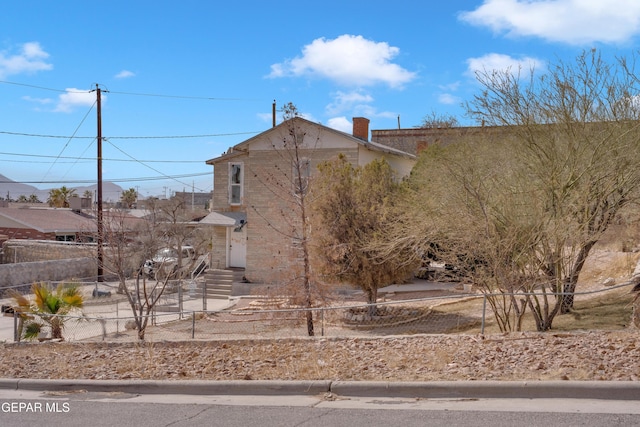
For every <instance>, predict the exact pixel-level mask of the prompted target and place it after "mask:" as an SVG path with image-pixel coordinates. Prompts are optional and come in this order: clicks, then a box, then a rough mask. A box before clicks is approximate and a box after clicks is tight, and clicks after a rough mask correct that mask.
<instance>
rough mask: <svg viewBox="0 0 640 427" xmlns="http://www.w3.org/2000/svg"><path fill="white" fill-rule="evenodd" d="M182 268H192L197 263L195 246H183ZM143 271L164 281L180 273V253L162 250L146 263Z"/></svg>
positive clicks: (168, 249)
mask: <svg viewBox="0 0 640 427" xmlns="http://www.w3.org/2000/svg"><path fill="white" fill-rule="evenodd" d="M181 250H182V268H183V269H186V268H192V267H193V264H194V263H195V261H196V252H195V250H194V249H193V246H182V248H181ZM143 271H144V273H145V274H146V275H147V277H150V278H152V279H158V280H163V279H166V278H167V277H169V276H171V275H174V276H177V274H176V273H177V272H178V251H177V250H176V249H175V248H162V249H160V250H159V251H158V252H156V254H155V255H154V256H153V258H152V259H148V260H146V261H145V262H144V266H143Z"/></svg>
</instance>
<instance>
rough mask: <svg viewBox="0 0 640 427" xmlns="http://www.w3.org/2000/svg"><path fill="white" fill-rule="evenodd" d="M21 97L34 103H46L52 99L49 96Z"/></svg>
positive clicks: (49, 102)
mask: <svg viewBox="0 0 640 427" xmlns="http://www.w3.org/2000/svg"><path fill="white" fill-rule="evenodd" d="M22 99H24V100H25V101H28V102H33V103H36V104H41V105H46V104H51V103H53V99H51V98H33V97H31V96H23V97H22Z"/></svg>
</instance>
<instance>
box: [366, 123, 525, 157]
mask: <svg viewBox="0 0 640 427" xmlns="http://www.w3.org/2000/svg"><path fill="white" fill-rule="evenodd" d="M512 134H513V130H512V129H511V128H510V127H509V126H469V127H462V126H460V127H442V128H437V127H434V128H409V129H383V130H372V131H371V139H372V140H373V141H376V142H377V143H379V144H382V145H386V146H388V147H393V148H396V149H398V150H402V151H405V152H407V153H411V154H416V155H417V154H419V153H420V152H421V151H423V150H425V149H426V148H427V147H430V146H433V145H448V144H452V143H455V142H458V141H460V140H461V139H462V138H468V137H480V138H491V137H498V138H504V137H505V136H507V137H508V136H510V135H512Z"/></svg>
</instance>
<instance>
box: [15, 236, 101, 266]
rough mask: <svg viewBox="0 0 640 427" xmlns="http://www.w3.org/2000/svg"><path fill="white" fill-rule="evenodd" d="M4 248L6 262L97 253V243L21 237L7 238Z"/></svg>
mask: <svg viewBox="0 0 640 427" xmlns="http://www.w3.org/2000/svg"><path fill="white" fill-rule="evenodd" d="M2 249H3V254H4V256H3V260H2V262H3V263H5V264H8V263H24V262H35V261H51V260H58V259H71V258H84V257H93V256H94V253H95V245H80V244H76V243H73V242H54V241H43V240H20V239H10V240H7V241H6V242H4V244H3V245H2Z"/></svg>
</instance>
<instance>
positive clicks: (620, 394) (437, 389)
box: [331, 381, 640, 400]
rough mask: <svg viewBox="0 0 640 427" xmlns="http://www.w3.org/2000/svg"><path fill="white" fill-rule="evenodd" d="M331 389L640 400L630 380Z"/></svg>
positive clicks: (340, 390) (335, 386)
mask: <svg viewBox="0 0 640 427" xmlns="http://www.w3.org/2000/svg"><path fill="white" fill-rule="evenodd" d="M331 392H332V393H335V394H337V395H339V396H360V397H376V396H386V397H407V398H423V399H437V398H456V399H474V398H475V399H480V398H487V399H491V398H500V399H508V398H514V399H515V398H519V399H541V398H544V399H553V398H564V399H608V400H640V383H637V382H631V381H536V382H528V381H433V382H416V383H412V382H354V381H347V382H343V381H334V382H332V383H331Z"/></svg>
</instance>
